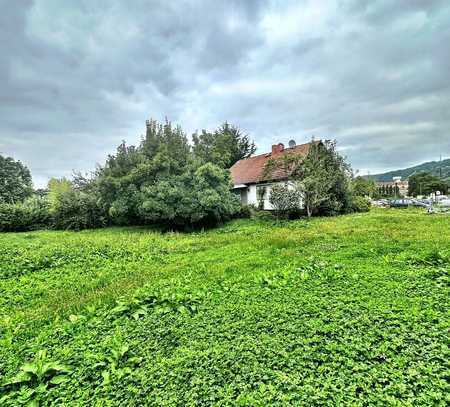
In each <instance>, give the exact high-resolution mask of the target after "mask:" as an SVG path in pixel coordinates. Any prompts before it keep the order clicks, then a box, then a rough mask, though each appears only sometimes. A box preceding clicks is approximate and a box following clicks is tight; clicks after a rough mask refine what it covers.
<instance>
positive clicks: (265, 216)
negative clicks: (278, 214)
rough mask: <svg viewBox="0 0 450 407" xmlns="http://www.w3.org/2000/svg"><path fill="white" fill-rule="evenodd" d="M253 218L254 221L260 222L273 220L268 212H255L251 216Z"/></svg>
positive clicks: (271, 214)
mask: <svg viewBox="0 0 450 407" xmlns="http://www.w3.org/2000/svg"><path fill="white" fill-rule="evenodd" d="M253 218H254V219H256V220H262V221H273V220H275V216H273V213H272V212H270V211H257V212H255V213H254V214H253Z"/></svg>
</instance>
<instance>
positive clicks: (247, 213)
mask: <svg viewBox="0 0 450 407" xmlns="http://www.w3.org/2000/svg"><path fill="white" fill-rule="evenodd" d="M255 211H256V208H255V206H254V205H241V210H240V212H239V215H238V216H239V217H240V218H243V219H249V218H251V217H252V216H253V214H254V213H255Z"/></svg>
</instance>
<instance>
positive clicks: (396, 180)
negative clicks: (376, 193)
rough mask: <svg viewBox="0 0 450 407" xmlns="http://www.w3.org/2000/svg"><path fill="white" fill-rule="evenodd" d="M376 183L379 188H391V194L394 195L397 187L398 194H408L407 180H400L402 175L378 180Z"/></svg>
mask: <svg viewBox="0 0 450 407" xmlns="http://www.w3.org/2000/svg"><path fill="white" fill-rule="evenodd" d="M376 185H377V187H378V189H379V190H383V189H384V190H385V191H388V190H391V188H392V190H393V194H394V195H395V191H396V190H397V188H398V194H399V195H400V196H407V195H408V186H409V184H408V180H405V181H402V177H393V178H392V181H385V182H382V181H379V182H376Z"/></svg>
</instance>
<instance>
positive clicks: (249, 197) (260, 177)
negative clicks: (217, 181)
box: [230, 140, 311, 210]
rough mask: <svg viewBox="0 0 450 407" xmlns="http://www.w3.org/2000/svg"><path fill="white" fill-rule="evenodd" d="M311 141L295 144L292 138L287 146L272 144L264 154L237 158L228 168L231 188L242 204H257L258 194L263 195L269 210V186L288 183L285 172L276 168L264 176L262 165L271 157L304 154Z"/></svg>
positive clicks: (265, 206)
mask: <svg viewBox="0 0 450 407" xmlns="http://www.w3.org/2000/svg"><path fill="white" fill-rule="evenodd" d="M310 146H311V143H306V144H299V145H296V144H295V142H294V141H293V140H291V141H290V142H289V147H288V148H284V145H283V144H282V143H279V144H274V145H273V146H272V151H271V152H270V153H266V154H260V155H256V156H254V157H250V158H245V159H243V160H239V161H238V162H237V163H236V164H234V165H233V166H232V167H231V168H230V172H231V178H232V180H233V190H234V191H235V192H236V193H237V194H239V196H240V198H241V202H242V204H244V205H255V206H258V204H259V199H260V196H261V195H263V196H264V199H263V200H264V209H267V210H271V209H273V208H272V205H271V204H270V202H269V196H270V190H271V187H272V186H273V185H275V184H287V185H289V184H288V178H287V174H286V173H285V172H284V171H283V170H281V169H278V170H276V171H275V172H273V173H272V174H271V175H270V177H265V176H264V167H265V165H266V164H267V162H268V161H269V160H270V159H271V158H278V157H280V156H283V155H285V154H296V155H297V154H298V155H302V156H306V155H307V154H308V151H309V148H310Z"/></svg>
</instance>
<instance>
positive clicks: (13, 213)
mask: <svg viewBox="0 0 450 407" xmlns="http://www.w3.org/2000/svg"><path fill="white" fill-rule="evenodd" d="M51 225H52V217H51V215H50V206H49V203H48V201H47V200H46V199H44V198H38V197H32V198H29V199H27V200H26V201H25V202H23V203H16V204H0V231H1V232H23V231H29V230H37V229H42V228H46V227H50V226H51Z"/></svg>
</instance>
